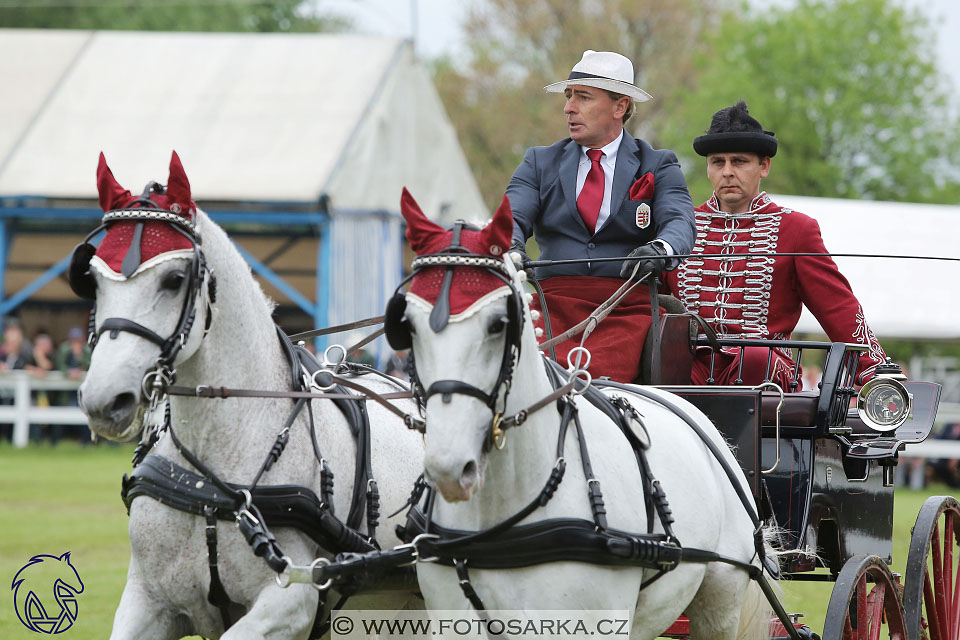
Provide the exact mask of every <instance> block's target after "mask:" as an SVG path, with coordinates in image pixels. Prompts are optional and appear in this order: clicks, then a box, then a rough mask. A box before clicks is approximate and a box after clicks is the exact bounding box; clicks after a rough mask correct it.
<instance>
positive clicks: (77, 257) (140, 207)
mask: <svg viewBox="0 0 960 640" xmlns="http://www.w3.org/2000/svg"><path fill="white" fill-rule="evenodd" d="M151 191H155V192H156V193H163V187H161V186H160V185H158V184H157V183H154V182H151V183H150V184H149V185H147V188H146V189H145V190H144V193H143V195H141V196H140V197H138V198H135V199H133V200H132V201H131V202H130V203H128V204H127V205H126V206H125V207H123V208H122V209H115V210H113V211H108V212H107V213H106V214H105V215H104V216H103V219H102V220H101V223H100V225H99V226H98V227H97V228H96V229H94V230H93V231H91V232H90V233H89V234H87V237H86V238H85V239H84V241H83V242H82V243H81V244H79V245H78V246H77V247H76V248H75V249H74V251H73V256H72V257H71V261H70V286H71V287H72V288H73V290H74V292H76V293H77V294H78V295H79V296H80V297H83V298H86V299H92V300H94V301H95V300H96V283H95V282H94V280H93V275H92V274H91V273H90V260H91V259H92V258H93V256H94V254H95V253H96V247H95V246H94V245H93V244H92V243H91V240H92V239H93V238H94V237H95V236H96V235H97V234H98V233H100V232H101V231H103V230H104V229H107V228H108V227H109V226H110V225H111V224H113V223H115V222H122V221H131V222H135V223H136V227H135V228H134V234H133V241H132V242H131V246H130V249H129V250H128V252H127V254H126V256H125V257H124V259H123V263H122V265H121V273H122V274H123V275H124V276H126V277H130V276H131V275H133V273H134V272H135V271H136V269H137V267H138V266H139V265H140V239H141V236H142V233H143V226H144V223H146V222H165V223H167V224H169V225H170V226H171V227H172V228H173V229H174V230H175V231H176V232H177V233H179V234H180V235H182V236H184V237H185V238H187V239H188V240H189V241H190V244H191V245H192V246H193V257H192V259H191V263H190V271H189V277H188V278H187V291H186V294H185V297H184V300H183V307H182V308H181V310H180V317H179V319H178V321H177V327H176V329H174V331H173V333H172V334H171V335H170V336H168V337H166V338H164V337H162V336H160V335H158V334H157V333H156V332H155V331H153V330H152V329H149V328H147V327H145V326H143V325H142V324H140V323H138V322H134V321H133V320H130V319H128V318H107V319H106V320H104V321H103V322H102V323H101V324H100V326H99V327H98V326H97V325H96V303H94V309H93V310H92V311H91V313H90V327H89V333H88V338H87V340H88V342H89V344H90V347H91V348H93V347H95V346H96V345H97V342H98V341H99V340H100V336H101V335H103V333H105V332H109V336H110V338H111V339H116V338H117V337H118V336H119V335H120V332H126V333H132V334H134V335H136V336H139V337H141V338H143V339H145V340H147V341H149V342H152V343H153V344H155V345H157V346H158V347H159V348H160V355H159V356H158V357H157V366H156V368H155V369H153V370H151V371H150V372H148V373H147V374H146V375H145V376H144V380H143V386H144V393H145V395H146V396H148V397H151V396H154V395H155V390H156V389H158V388H159V387H158V385H160V384H161V383H162V384H172V383H173V382H175V380H176V370H175V369H174V361H175V360H176V358H177V355H178V354H179V353H180V350H181V349H183V347H184V345H186V343H187V339H188V338H189V336H190V331H191V329H192V328H193V324H194V322H195V320H196V315H197V304H196V299H197V294H198V293H199V292H201V291H202V288H203V284H204V279H205V277H206V275H207V274H208V273H209V274H210V282H209V285H208V288H207V291H208V293H209V300H208V303H207V307H208V309H207V314H206V327H205V328H204V329H205V331H206V330H208V329H209V328H210V321H211V313H210V309H209V306H210V305H211V304H213V303H214V302H216V278H215V276H214V275H213V274H212V273H211V272H210V271H209V270H208V269H207V266H206V259H205V257H204V254H203V250H202V249H201V240H200V234H199V232H198V230H197V224H196V217H195V216H194V219H193V220H190V219H188V218H187V217H185V216H183V215H181V214H180V213H181V212H179V211H174V210H165V209H160V208H158V207H157V205H156V204H155V203H153V202H152V201H151V200H150V199H149V197H148V196H149V193H150V192H151ZM174 208H178V206H177V205H176V204H175V205H174Z"/></svg>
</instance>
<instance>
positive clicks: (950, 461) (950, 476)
mask: <svg viewBox="0 0 960 640" xmlns="http://www.w3.org/2000/svg"><path fill="white" fill-rule="evenodd" d="M934 439H936V440H960V422H951V423H950V424H948V425H947V426H945V427H944V428H943V431H941V432H940V433H938V434H937V435H936V436H935V437H934ZM930 465H931V467H932V471H933V477H934V478H935V479H936V480H939V481H940V482H945V483H946V484H947V485H948V486H949V487H951V488H954V489H956V488H957V487H960V460H958V459H957V458H937V459H934V460H930Z"/></svg>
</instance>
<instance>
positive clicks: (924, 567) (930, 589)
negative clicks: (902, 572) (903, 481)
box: [903, 496, 960, 640]
mask: <svg viewBox="0 0 960 640" xmlns="http://www.w3.org/2000/svg"><path fill="white" fill-rule="evenodd" d="M958 559H960V503H958V502H957V500H956V499H955V498H952V497H950V496H932V497H930V498H927V500H926V502H924V503H923V507H922V508H921V509H920V513H919V514H918V515H917V523H916V524H915V525H914V527H913V535H912V536H911V538H910V553H909V555H908V556H907V573H906V576H905V578H904V591H903V608H904V613H905V615H906V620H907V628H908V629H910V632H911V638H919V639H922V640H957V638H960V569H958V566H957V561H958Z"/></svg>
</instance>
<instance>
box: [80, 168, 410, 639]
mask: <svg viewBox="0 0 960 640" xmlns="http://www.w3.org/2000/svg"><path fill="white" fill-rule="evenodd" d="M98 175H99V188H100V196H101V205H102V206H103V208H104V210H105V211H107V210H110V209H121V208H130V206H131V205H130V201H131V200H132V199H131V197H130V194H129V192H127V191H125V190H123V189H122V188H121V187H120V186H119V185H118V184H117V183H116V181H115V180H114V179H113V175H112V174H111V173H110V170H109V169H108V168H107V167H106V164H105V162H104V161H103V158H102V156H101V167H100V171H99V174H98ZM154 191H155V193H154V194H152V195H151V199H152V201H153V202H154V203H156V204H157V205H159V208H161V209H167V210H172V211H174V212H176V213H181V214H184V215H185V214H186V213H187V212H188V211H189V210H190V209H191V208H192V207H193V204H192V201H191V199H190V192H189V183H188V182H187V180H186V176H185V174H184V173H183V169H182V167H181V165H180V161H179V159H178V158H177V156H176V154H174V157H173V160H172V161H171V164H170V178H169V182H168V187H167V191H166V192H165V193H162V192H161V193H156V192H158V191H161V190H160V189H154ZM142 204H143V203H141V204H140V205H137V204H135V205H134V206H142ZM193 215H194V216H195V221H196V230H197V235H198V236H199V237H200V239H201V242H202V244H201V245H200V246H201V248H202V251H203V253H204V254H205V258H206V267H207V269H209V272H212V274H214V275H215V277H216V283H217V285H216V288H217V291H216V293H215V296H213V295H211V291H210V290H209V286H210V285H209V283H210V281H211V277H210V274H209V273H207V274H205V276H206V277H205V278H204V280H203V284H202V286H201V287H200V289H201V290H200V291H197V292H196V299H195V300H194V302H195V306H196V312H197V316H196V320H195V322H194V323H193V326H192V329H191V330H190V331H189V334H188V336H187V338H186V339H185V341H184V342H183V345H182V349H180V350H179V352H178V353H177V355H176V360H175V362H174V366H175V368H176V373H177V383H178V384H182V385H187V386H191V387H193V386H196V385H210V386H226V387H230V388H247V389H267V390H275V391H288V390H290V389H291V365H290V363H289V362H288V360H287V359H286V357H285V355H284V353H283V351H282V349H281V344H280V342H279V340H278V336H277V333H276V330H275V326H274V323H273V321H272V319H271V310H272V304H271V302H270V301H269V300H268V298H267V297H266V295H265V294H264V293H263V291H262V290H261V288H260V287H259V285H258V284H257V282H256V281H255V280H254V278H253V277H252V275H251V272H250V269H249V267H248V266H247V264H246V263H245V262H244V261H243V259H242V258H241V256H240V254H239V253H238V252H237V250H236V248H235V247H234V246H233V245H232V243H231V241H230V239H229V238H228V237H227V235H226V234H225V233H224V231H223V230H222V229H221V228H220V227H218V226H217V225H216V224H214V223H213V222H212V221H211V220H210V218H209V217H207V216H206V215H205V214H204V213H203V212H201V211H199V210H197V211H196V212H195V213H194V214H193ZM124 224H127V225H128V229H129V228H130V227H133V223H132V222H126V223H124ZM150 225H153V226H150ZM168 227H169V225H165V224H163V223H148V226H147V228H146V229H145V230H144V232H143V238H144V239H143V245H142V246H143V251H144V252H145V253H144V255H145V256H146V255H147V254H148V253H149V252H151V251H152V252H154V253H157V252H159V253H158V255H156V256H153V257H149V258H148V259H146V260H144V261H143V263H142V264H140V265H139V266H138V267H136V265H132V266H134V267H136V271H135V272H134V273H132V274H130V275H127V276H124V275H122V274H119V273H117V272H116V269H115V268H111V266H110V265H109V264H108V263H109V262H110V260H111V258H110V252H111V251H113V254H114V255H115V254H116V252H117V247H118V246H119V247H120V249H121V253H120V255H121V256H122V255H123V253H124V252H125V251H127V249H126V244H127V243H129V240H128V239H125V238H129V235H130V232H129V231H127V232H126V233H127V235H126V236H121V237H119V238H118V236H116V235H114V236H111V234H114V233H120V231H116V232H115V231H114V229H113V227H110V228H108V232H107V236H106V238H105V240H104V242H103V243H102V244H101V249H100V250H99V251H98V255H97V256H95V257H93V258H92V260H91V261H90V268H89V275H90V276H92V278H93V279H94V281H95V285H96V321H97V326H98V327H100V326H101V325H102V324H103V322H104V320H105V319H108V318H121V319H127V320H130V321H133V322H135V323H139V324H140V325H142V326H143V327H146V328H147V329H149V330H152V331H153V332H155V333H156V334H157V335H158V336H160V337H161V338H166V337H167V336H170V335H172V334H174V333H175V332H176V330H177V329H176V328H177V326H178V321H179V319H180V314H181V310H182V309H183V308H184V305H185V303H186V302H188V301H186V300H185V297H186V295H187V294H186V291H187V290H188V287H187V283H186V281H187V280H189V278H190V271H191V265H192V259H193V251H192V248H190V246H189V243H187V248H186V249H184V248H183V241H182V240H180V239H179V238H178V236H177V233H175V232H173V233H172V235H171V232H170V231H169V228H168ZM164 233H166V234H167V235H165V236H164V235H163V234H164ZM171 238H172V240H171ZM108 243H109V244H111V245H113V246H112V247H108V248H106V249H105V248H104V246H105V245H106V244H108ZM149 243H155V244H156V243H159V244H161V245H163V246H159V247H156V246H154V247H153V248H152V249H150V250H148V248H147V247H148V245H149ZM164 243H166V244H164ZM177 247H180V248H179V249H177ZM138 257H139V256H138ZM136 262H139V261H136ZM213 297H215V302H213V301H212V298H213ZM211 314H212V317H211ZM205 329H207V330H206V331H205ZM159 352H160V347H159V346H158V345H156V344H154V343H153V342H152V341H150V340H148V339H147V338H145V337H144V336H143V335H138V334H137V333H135V332H131V331H129V330H121V331H118V332H116V333H115V334H114V335H111V333H110V331H106V332H104V333H102V335H100V338H99V341H98V343H97V344H96V347H95V349H94V350H93V356H92V360H91V364H90V370H89V372H88V374H87V377H86V380H85V382H84V383H83V385H82V386H81V389H80V394H81V395H80V397H81V402H80V404H81V407H82V408H83V410H84V412H85V413H86V414H87V416H88V417H89V419H90V427H91V428H92V429H93V431H95V432H96V433H98V434H100V435H103V436H105V437H107V438H110V439H113V440H120V441H129V440H131V439H132V438H134V437H136V436H137V434H138V432H139V429H140V423H139V419H138V416H140V415H142V413H143V408H144V405H145V402H146V399H145V398H144V394H143V392H142V389H141V380H143V378H144V374H145V373H146V372H147V371H149V370H151V369H152V368H154V366H155V365H156V362H157V359H158V353H159ZM368 377H370V376H368ZM363 384H365V385H366V384H368V383H367V382H366V381H364V382H363ZM369 386H370V387H371V388H373V389H375V390H377V391H379V392H381V393H383V392H384V391H396V389H395V388H391V387H390V386H389V385H385V384H383V383H380V384H377V383H373V382H371V383H369ZM169 403H170V415H171V424H172V426H173V428H174V432H175V434H176V436H178V437H179V440H180V441H181V442H182V444H183V446H184V447H185V448H186V449H188V450H189V451H192V452H193V454H194V455H196V457H197V458H198V459H199V460H200V461H202V462H203V464H204V465H205V466H207V467H208V468H209V469H210V470H212V472H213V473H215V474H216V475H218V476H219V477H220V478H222V479H223V480H225V481H227V482H232V483H240V484H248V483H250V482H251V481H252V479H253V477H254V476H255V475H256V473H257V471H258V470H259V469H260V466H261V464H262V463H263V462H264V460H265V458H266V457H267V454H268V453H269V451H270V449H271V447H272V446H273V444H274V442H275V438H276V436H277V434H278V433H279V432H280V430H281V429H282V427H283V426H284V421H285V420H286V419H287V417H288V416H289V415H290V412H291V408H292V407H293V404H294V403H293V401H292V400H290V399H283V398H273V399H259V398H257V399H246V398H241V399H226V400H224V399H200V398H190V397H171V398H170V400H169ZM312 405H313V413H314V416H315V421H316V429H317V436H318V441H319V447H320V449H321V450H322V454H323V456H324V457H325V459H326V460H327V461H328V463H329V464H330V465H331V466H332V468H333V470H334V471H335V472H336V473H337V475H336V491H335V493H334V498H335V499H334V505H335V508H336V514H337V516H338V517H339V518H341V519H345V518H346V513H347V510H348V509H349V508H350V496H351V494H352V492H353V488H354V487H353V484H354V477H353V475H354V460H355V459H356V458H355V453H356V451H355V444H354V439H353V437H352V436H351V431H350V428H349V426H348V424H347V422H346V421H345V419H344V417H343V415H342V414H341V412H340V411H339V410H338V409H337V408H336V407H335V406H334V404H333V403H332V402H331V401H329V400H314V401H313V402H312ZM411 406H412V405H410V404H409V403H408V404H406V408H405V410H407V411H409V410H410V409H411ZM368 410H369V415H370V423H371V429H372V433H373V439H372V469H373V474H374V477H375V478H376V480H377V481H378V483H379V485H380V487H381V490H382V504H383V508H384V509H386V510H388V511H387V512H389V511H392V510H393V509H394V508H397V507H400V506H401V505H402V504H404V502H405V500H406V497H407V494H408V493H409V491H410V487H411V486H412V485H413V483H414V481H415V479H416V478H417V476H418V475H419V474H420V473H421V471H422V466H423V465H422V459H423V445H422V442H421V438H420V436H419V435H418V434H416V433H414V432H411V431H409V430H408V429H407V428H405V427H404V426H403V424H402V422H401V421H400V420H399V419H398V418H397V417H395V416H394V415H393V414H391V413H389V412H387V411H386V410H385V409H383V408H382V407H380V406H379V405H376V404H375V403H372V402H369V403H368ZM154 451H155V452H156V453H159V454H161V455H163V456H165V457H166V458H168V459H170V460H172V461H173V462H175V463H177V464H179V465H181V466H184V467H187V468H190V469H192V467H191V465H190V464H189V463H188V462H187V461H186V460H185V458H184V456H183V455H181V453H180V451H179V450H178V448H177V447H176V446H174V443H173V442H172V441H171V437H169V435H168V436H164V437H162V438H161V439H160V441H159V442H158V443H157V444H156V446H155V447H154ZM320 480H321V475H320V467H319V465H318V463H317V461H316V459H315V454H314V450H313V447H312V440H311V437H310V431H309V425H308V421H307V412H306V411H305V410H304V411H301V413H300V415H299V417H298V419H297V421H296V422H295V423H294V424H293V425H292V428H291V430H290V440H289V444H288V445H287V446H286V449H285V450H284V451H283V453H282V455H281V456H280V457H279V460H278V462H277V463H276V464H275V465H274V466H273V467H272V468H271V469H270V470H269V471H267V472H266V473H265V474H264V475H263V477H262V479H261V480H260V483H259V486H263V485H277V484H293V485H300V486H303V487H308V488H311V489H312V490H313V491H314V492H315V493H316V494H317V495H318V496H319V495H322V494H321V488H320ZM365 520H366V518H364V521H365ZM205 527H206V521H205V519H204V518H203V517H197V516H196V515H191V514H188V513H185V512H182V511H177V510H174V509H171V508H169V507H167V506H165V505H163V504H160V503H159V502H158V501H156V500H153V499H150V498H147V497H140V498H137V499H135V500H134V501H133V503H132V507H131V509H130V525H129V533H130V544H131V559H130V567H129V572H128V575H127V583H126V587H125V588H124V591H123V596H122V598H121V600H120V604H119V607H118V609H117V612H116V616H115V618H114V626H113V634H112V636H111V637H112V638H114V639H116V640H120V639H126V638H130V639H133V638H136V639H138V640H145V639H157V640H159V639H167V638H180V637H183V636H187V635H194V634H196V635H202V636H204V637H207V638H220V637H222V638H251V639H253V638H257V639H262V638H291V639H293V638H297V639H299V638H306V637H307V636H308V634H309V633H310V629H311V624H312V621H313V618H314V614H315V612H316V610H317V603H318V595H317V593H318V592H317V590H315V589H314V588H312V587H311V586H310V585H305V584H295V585H292V586H290V587H289V588H286V589H282V588H280V587H279V586H278V584H277V582H276V580H275V579H276V575H277V574H276V573H275V572H274V571H272V570H271V569H269V568H268V567H267V565H266V564H265V563H264V561H263V560H262V559H261V558H258V557H255V556H254V554H253V553H252V551H251V548H250V546H249V545H248V544H247V542H246V541H245V540H244V539H243V538H242V537H241V535H240V533H239V532H238V528H237V526H235V525H234V524H233V523H232V522H230V521H223V520H221V521H220V522H219V523H218V525H217V537H218V550H219V573H220V577H221V580H222V583H223V585H224V586H225V589H226V592H227V595H228V596H229V598H230V599H231V600H232V601H234V602H236V603H239V604H240V605H242V606H243V607H244V608H245V609H246V614H245V615H243V616H242V617H241V618H240V619H239V620H238V621H236V622H235V624H233V626H231V627H230V628H229V630H227V631H226V632H225V631H224V623H223V622H222V621H221V615H220V612H219V610H218V609H217V608H216V607H214V606H212V605H211V604H210V603H208V601H207V592H208V585H209V584H210V571H209V569H208V564H207V563H208V547H207V543H206V538H205ZM393 528H394V527H393V523H391V522H388V521H382V522H381V523H380V528H379V529H378V535H379V536H380V542H381V544H382V545H384V546H393V545H395V544H398V541H397V539H396V537H395V534H394V533H393ZM363 531H366V530H365V529H363ZM274 533H275V534H276V537H277V540H278V543H279V545H280V547H281V548H282V550H283V551H284V552H285V553H286V554H287V555H288V556H290V557H291V558H292V559H293V561H294V562H295V563H297V564H304V563H309V562H310V561H312V560H313V559H314V558H317V557H318V556H321V555H327V554H326V552H324V550H322V549H320V548H318V545H317V544H316V543H314V542H313V541H312V540H311V539H310V538H308V537H307V536H306V535H304V534H302V533H301V532H299V531H297V530H295V529H290V528H286V529H278V530H275V531H274ZM412 598H413V596H412V594H410V593H406V592H392V593H387V594H382V593H381V594H378V595H376V596H363V595H362V594H361V595H358V596H356V597H355V598H354V599H352V600H351V601H350V603H349V604H350V605H351V606H356V607H358V608H369V609H386V608H403V607H404V606H412V603H411V602H410V601H411V599H412ZM334 601H335V600H334ZM329 604H332V601H331V603H328V606H329ZM421 606H422V604H421Z"/></svg>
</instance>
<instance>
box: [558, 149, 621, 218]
mask: <svg viewBox="0 0 960 640" xmlns="http://www.w3.org/2000/svg"><path fill="white" fill-rule="evenodd" d="M617 161H618V162H619V158H618V160H617ZM579 167H580V145H579V144H577V143H576V142H574V141H573V140H571V141H570V142H569V143H567V146H565V147H564V148H563V155H562V156H561V157H560V187H561V188H562V189H563V201H564V203H566V205H567V214H568V215H570V216H572V217H573V219H574V220H576V221H577V224H579V225H580V226H581V227H582V228H583V230H584V231H586V232H587V233H589V230H588V229H587V224H586V223H585V222H584V221H583V218H581V217H580V212H579V211H577V169H578V168H579Z"/></svg>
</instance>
